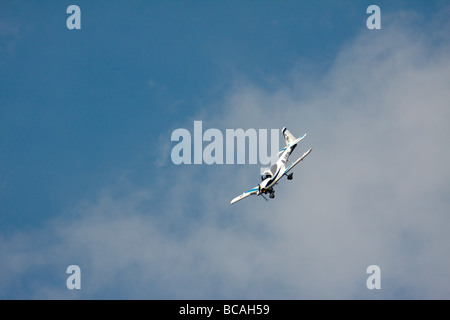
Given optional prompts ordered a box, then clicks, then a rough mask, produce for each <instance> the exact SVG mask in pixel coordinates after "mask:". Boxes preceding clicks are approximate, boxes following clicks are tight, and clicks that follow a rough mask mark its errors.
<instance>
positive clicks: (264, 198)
mask: <svg viewBox="0 0 450 320" xmlns="http://www.w3.org/2000/svg"><path fill="white" fill-rule="evenodd" d="M261 195H262V197H263V198H264V200H266V201H269V199H267V198H266V197H264V195H263V194H262V193H261Z"/></svg>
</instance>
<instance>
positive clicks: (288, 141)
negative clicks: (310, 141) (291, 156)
mask: <svg viewBox="0 0 450 320" xmlns="http://www.w3.org/2000/svg"><path fill="white" fill-rule="evenodd" d="M281 132H282V133H283V137H284V141H285V142H286V147H289V146H290V145H291V144H292V143H293V142H294V141H295V137H294V136H293V135H292V133H290V132H289V130H288V129H286V127H284V128H283V129H282V130H281Z"/></svg>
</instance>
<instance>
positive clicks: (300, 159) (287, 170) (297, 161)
mask: <svg viewBox="0 0 450 320" xmlns="http://www.w3.org/2000/svg"><path fill="white" fill-rule="evenodd" d="M311 150H312V148H310V149H309V150H308V151H306V152H305V153H304V154H303V155H302V156H301V157H300V158H298V159H297V160H295V162H294V163H293V164H291V165H290V166H289V167H288V168H287V169H286V171H285V172H284V174H287V173H288V172H289V170H291V169H292V168H293V167H295V165H296V164H297V163H299V162H300V161H302V160H303V158H305V157H306V156H307V155H308V154H309V153H310V152H311Z"/></svg>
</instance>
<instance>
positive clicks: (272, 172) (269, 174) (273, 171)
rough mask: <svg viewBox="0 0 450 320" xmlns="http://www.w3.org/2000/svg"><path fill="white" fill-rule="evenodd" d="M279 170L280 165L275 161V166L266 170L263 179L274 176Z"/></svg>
mask: <svg viewBox="0 0 450 320" xmlns="http://www.w3.org/2000/svg"><path fill="white" fill-rule="evenodd" d="M277 170H278V166H277V164H276V163H275V164H274V165H273V166H271V167H270V169H268V170H266V171H264V173H263V174H262V176H261V180H266V179H267V178H272V177H273V176H274V175H275V174H276V173H277Z"/></svg>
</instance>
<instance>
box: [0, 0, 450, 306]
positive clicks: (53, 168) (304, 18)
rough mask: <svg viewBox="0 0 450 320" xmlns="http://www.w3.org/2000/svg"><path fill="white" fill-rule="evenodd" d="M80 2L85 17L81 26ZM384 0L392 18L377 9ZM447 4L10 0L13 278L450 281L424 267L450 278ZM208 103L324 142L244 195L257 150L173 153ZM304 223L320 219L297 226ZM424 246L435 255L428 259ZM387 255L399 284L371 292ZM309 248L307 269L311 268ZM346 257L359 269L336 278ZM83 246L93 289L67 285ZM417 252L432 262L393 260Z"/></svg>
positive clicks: (3, 151)
mask: <svg viewBox="0 0 450 320" xmlns="http://www.w3.org/2000/svg"><path fill="white" fill-rule="evenodd" d="M71 4H76V5H78V6H79V7H80V8H81V30H68V29H67V27H66V19H67V17H68V16H69V15H68V14H67V13H66V9H67V7H68V6H69V5H71ZM371 4H377V5H378V6H379V7H380V8H381V21H382V28H381V30H368V29H367V27H366V19H367V18H368V16H369V15H368V14H366V9H367V7H368V6H369V5H371ZM448 10H449V7H448V4H446V2H445V1H376V2H374V1H127V2H125V1H95V2H94V3H93V2H92V1H77V2H67V1H58V2H57V3H55V2H54V1H26V2H24V1H2V2H1V4H0V74H1V76H0V248H1V251H2V253H1V255H2V257H1V258H2V259H1V261H2V262H0V274H1V276H0V297H1V298H5V299H16V298H26V299H33V298H50V299H51V298H111V297H112V298H150V299H155V298H156V299H158V298H187V299H189V298H294V299H296V298H299V299H301V298H368V299H371V298H380V297H381V298H393V299H396V298H430V297H437V298H449V297H450V291H449V290H448V287H449V286H448V285H447V286H446V287H445V286H444V285H440V284H437V280H435V279H428V278H426V277H425V275H427V274H429V273H430V271H431V270H434V271H435V274H437V275H439V276H441V277H442V276H443V277H445V276H447V278H446V279H449V278H448V275H449V274H448V271H445V269H440V268H439V267H437V266H439V265H447V266H448V263H449V261H448V258H444V257H445V254H442V253H443V252H444V253H448V250H449V248H448V245H445V246H444V245H442V242H446V240H448V238H446V236H445V229H441V228H444V227H443V226H449V225H450V224H449V217H448V205H449V204H448V200H447V194H448V187H449V183H448V181H449V180H448V178H449V177H450V176H449V171H448V168H447V167H448V166H446V165H445V164H444V163H445V160H448V159H449V154H448V152H447V151H446V147H445V145H446V143H445V142H444V141H443V140H442V137H443V136H444V137H445V136H446V134H447V133H448V129H447V127H448V119H449V118H448V117H446V116H447V115H448V112H449V105H448V101H449V100H448V99H447V98H448V93H446V91H447V88H448V84H449V82H448V80H449V78H448V73H446V72H445V71H446V70H448V66H449V59H448V57H447V56H448V54H446V52H448V46H449V43H450V42H449V37H448V32H447V31H448V30H450V29H449V25H448V22H447V21H446V15H445V13H448ZM447 16H448V15H447ZM406 102H408V103H406ZM419 102H424V103H426V105H427V106H428V109H423V108H424V104H420V105H419ZM275 114H276V115H275ZM272 115H273V117H272ZM194 120H202V121H203V123H204V128H207V127H214V128H219V129H221V130H222V129H225V128H232V129H235V128H256V129H258V128H266V129H272V128H279V129H280V128H281V127H282V126H284V125H286V126H288V128H289V129H290V130H291V132H292V133H293V134H294V135H296V136H298V135H300V134H302V133H303V132H308V137H307V139H306V140H305V143H306V144H307V146H308V147H309V146H312V147H314V148H315V149H314V152H313V153H312V154H311V155H310V156H309V159H308V161H307V162H306V161H305V165H304V166H303V163H302V166H299V167H298V168H297V169H296V170H298V171H300V172H298V173H297V172H296V173H295V175H298V176H299V177H302V178H301V179H300V178H299V179H298V180H297V179H294V181H296V182H295V184H294V185H293V187H288V186H284V185H281V184H280V186H279V189H280V191H279V193H278V194H277V197H276V198H275V200H274V201H273V202H271V203H270V204H265V203H263V202H262V201H261V202H259V199H257V200H255V199H249V200H248V202H247V203H244V204H242V205H240V203H239V205H240V206H233V207H230V206H229V200H231V198H233V197H234V196H236V195H237V194H239V193H241V192H242V191H244V190H247V189H248V188H250V187H252V186H253V185H254V184H255V183H256V181H257V179H259V177H258V175H257V173H259V167H258V166H250V165H248V166H242V165H240V166H239V165H235V166H233V165H223V166H214V165H213V166H207V165H201V166H194V165H192V166H183V165H182V166H175V165H173V164H172V163H171V161H170V150H171V148H172V147H173V145H174V143H172V142H171V141H170V135H171V133H172V131H173V130H175V129H176V128H180V127H182V128H186V129H188V130H191V131H192V128H193V121H194ZM416 134H417V135H418V136H419V137H417V139H415V137H414V136H415V135H416ZM308 139H309V140H308ZM411 139H412V140H414V143H413V142H411V141H410V140H411ZM305 148H306V145H305ZM384 149H386V150H387V152H389V151H391V152H394V155H392V153H391V154H387V155H380V154H383V150H384ZM398 150H400V151H398ZM421 150H424V151H423V152H421ZM352 152H357V155H354V154H353V153H352ZM349 153H350V154H349ZM416 153H420V156H419V157H418V158H416V157H415V155H416ZM423 153H425V155H424V154H423ZM396 155H397V156H396ZM386 158H387V160H386ZM331 159H333V160H335V161H330V160H331ZM411 159H417V161H418V164H416V166H415V165H414V164H411V163H410V161H411ZM427 159H428V160H427ZM430 159H431V163H430ZM375 160H377V161H375ZM383 161H387V163H386V162H383ZM431 169H432V172H430V171H429V170H431ZM252 172H254V173H255V174H252ZM236 173H238V177H236ZM383 174H384V175H383ZM382 177H383V178H382ZM255 179H256V180H255ZM302 179H304V181H305V183H302V182H301V181H302ZM422 183H424V184H422ZM419 185H420V186H422V187H419ZM423 185H425V186H427V188H424V187H423ZM307 186H310V188H308V187H307ZM422 188H424V189H422ZM333 190H335V191H336V192H333ZM298 193H306V194H305V198H303V197H300V198H299V199H298V198H297V197H298V196H295V195H296V194H298ZM289 195H292V196H291V197H289ZM419 195H420V197H419ZM313 199H317V201H318V202H313ZM319 199H320V200H319ZM275 201H277V202H275ZM297 201H298V202H299V203H296V202H297ZM319 203H321V204H320V205H319ZM363 208H364V209H363ZM430 208H431V209H430ZM387 210H389V211H390V210H393V211H394V212H395V213H398V214H397V215H395V214H394V215H388V214H387ZM416 210H422V211H420V212H416ZM291 211H292V212H294V213H296V214H295V215H293V213H291V214H288V213H286V212H291ZM362 211H364V212H367V214H365V215H364V214H363V215H361V212H362ZM424 211H427V212H428V211H430V213H429V215H428V218H426V217H424V216H422V214H421V213H423V212H424ZM305 212H306V213H305ZM380 212H382V214H380ZM312 213H316V215H312ZM318 213H320V214H318ZM378 214H380V216H379V217H378V218H377V219H376V218H374V215H377V216H378ZM410 214H411V215H410ZM430 214H431V217H433V218H432V219H430V218H429V217H430ZM411 216H413V217H414V218H411ZM338 217H339V218H338ZM394 217H396V218H394ZM334 219H336V221H334ZM405 219H406V221H407V222H405ZM333 221H334V222H335V224H333V223H332V222H333ZM430 221H431V222H430ZM296 224H298V225H304V226H305V225H308V224H309V227H310V228H309V229H311V230H315V231H318V232H319V233H317V232H316V233H312V232H311V233H310V232H307V230H304V231H305V233H303V235H301V236H299V235H297V233H298V232H300V230H298V232H297V231H296V230H293V229H291V228H292V227H291V226H292V225H296ZM374 224H375V226H374V228H373V229H370V228H369V229H368V230H366V229H365V228H366V227H367V225H374ZM317 226H323V228H318V227H317ZM424 226H425V227H424ZM327 228H330V229H329V231H330V232H328V233H326V234H321V233H320V230H326V229H327ZM418 231H420V232H418ZM422 231H423V233H422ZM343 234H346V236H345V237H343V239H341V240H336V239H335V238H333V239H334V240H331V241H336V242H335V244H334V245H336V246H339V245H342V248H344V247H345V248H346V249H342V248H341V247H339V248H336V247H333V246H331V247H330V241H327V240H330V239H329V238H328V235H336V236H337V237H341V236H342V235H343ZM118 235H120V236H118ZM318 235H320V236H321V237H320V239H318V238H317V236H318ZM297 237H300V238H297ZM362 239H364V240H362ZM380 239H383V240H380ZM378 240H380V241H378ZM149 241H154V243H153V244H152V245H149V244H148V243H149ZM266 241H267V242H266ZM242 242H245V243H246V245H242ZM107 243H108V244H109V245H107ZM205 243H211V246H206V245H205ZM310 243H314V246H312V245H311V246H309V245H308V244H310ZM358 243H364V244H365V245H367V246H369V249H367V251H368V252H372V253H373V255H374V257H375V258H374V259H372V260H371V259H369V258H368V257H369V256H370V255H369V254H368V253H367V252H366V251H365V250H362V249H361V251H358V250H356V251H357V252H359V254H356V256H357V257H358V258H357V259H356V258H355V260H354V261H353V260H352V259H348V258H346V257H345V254H346V253H349V252H351V251H352V250H354V248H353V249H349V248H351V247H352V245H357V244H358ZM446 243H447V244H448V241H447V242H446ZM294 244H295V245H294ZM388 244H393V245H392V246H391V248H390V249H389V250H388V249H387V248H386V247H387V246H389V245H388ZM437 244H440V245H437ZM149 246H150V247H151V248H152V250H150V249H149ZM153 246H155V247H153ZM239 246H243V247H241V248H240V249H237V248H238V247H239ZM299 246H300V249H297V250H299V251H297V254H293V255H292V254H291V253H289V250H288V249H289V248H299ZM428 246H429V247H428ZM131 247H133V248H139V249H140V250H137V249H136V252H134V250H128V249H129V248H131ZM418 247H419V248H423V252H422V254H423V256H422V258H423V259H425V260H426V261H429V263H430V265H424V264H423V263H422V262H418V261H416V259H417V258H415V256H414V254H413V252H416V250H417V248H418ZM280 248H282V249H281V250H280ZM430 248H433V249H435V248H439V249H440V250H437V252H436V255H434V254H432V253H431V252H433V250H431V249H430ZM341 249H342V250H341ZM147 250H148V251H147ZM284 250H286V251H284ZM347 250H349V252H347ZM130 252H132V253H130ZM336 252H337V253H340V254H341V255H339V256H335V255H336V254H337V253H336ZM180 253H184V254H185V255H182V257H181V258H177V254H180ZM270 253H272V254H273V255H270ZM403 254H404V255H403ZM427 255H429V256H427ZM57 256H58V257H59V258H56V257H57ZM447 256H450V254H447ZM46 257H48V259H46ZM327 257H328V258H327ZM399 257H400V258H399ZM377 258H378V261H380V262H379V264H380V266H381V269H382V270H383V275H384V274H386V278H383V279H386V280H383V283H386V287H383V290H382V291H381V292H375V293H373V292H367V291H368V290H367V288H365V287H364V284H365V278H366V277H367V275H366V274H365V273H364V271H365V268H366V267H367V266H368V265H371V264H374V263H375V264H377V261H375V262H373V260H377ZM222 259H223V260H222ZM303 259H307V260H308V261H309V263H307V264H306V265H305V270H304V273H303V276H304V278H303V276H299V275H298V274H296V273H295V272H294V270H295V267H299V266H302V264H301V262H300V261H303ZM328 259H331V260H328ZM280 260H283V261H286V263H289V265H285V264H282V263H280ZM331 261H334V263H335V264H334V266H335V267H336V268H337V269H339V270H341V271H342V272H341V273H339V272H336V278H333V279H331V280H330V281H329V282H328V283H329V287H327V284H326V283H325V282H324V281H323V280H322V278H323V275H324V274H328V275H329V271H330V270H334V269H333V262H331ZM382 262H383V263H384V264H383V263H382ZM70 264H78V265H80V267H81V269H82V272H83V284H85V285H86V287H83V289H82V290H80V291H78V292H72V291H69V290H68V289H67V288H66V287H65V286H64V284H65V279H66V277H67V275H66V274H65V268H66V267H67V266H68V265H70ZM382 264H383V265H382ZM383 267H384V268H383ZM409 267H411V268H412V269H414V270H415V272H416V273H415V277H414V274H407V275H405V274H397V273H396V272H397V271H395V272H393V271H392V272H391V273H390V270H393V269H396V270H399V269H400V270H405V269H408V268H409ZM329 268H331V269H329ZM436 268H437V269H438V270H436ZM256 269H257V270H258V271H255V270H256ZM297 269H298V268H297ZM447 269H448V268H447ZM146 270H153V271H152V272H150V273H148V272H146ZM200 270H201V271H200ZM358 270H360V271H361V270H362V272H361V273H358ZM102 272H104V275H103V277H104V278H105V279H103V277H102V276H101V275H102ZM316 272H317V273H316ZM280 274H283V276H280ZM340 275H341V277H340ZM108 276H109V277H110V278H108ZM187 278H190V279H191V280H189V281H187V280H185V279H187ZM293 278H296V279H300V280H298V282H296V281H294V284H295V285H294V284H292V283H291V282H292V281H291V280H292V279H293ZM417 278H418V280H417ZM5 279H8V280H5ZM111 279H115V280H114V281H112V282H111ZM139 279H141V280H142V281H143V282H142V283H143V284H141V285H136V284H137V283H140V282H139ZM262 279H268V281H267V283H264V281H262ZM411 279H416V280H414V281H413V280H411ZM315 280H317V281H315ZM389 281H390V282H389ZM444 282H445V281H444ZM61 283H62V284H63V285H61ZM90 283H91V285H89V284H90ZM176 283H180V286H177V285H176ZM358 283H362V284H363V287H362V288H359V287H358V286H357V285H358ZM389 283H390V284H391V285H390V286H389ZM447 284H448V281H447ZM181 286H183V288H181ZM186 286H188V287H191V288H192V287H195V289H192V291H188V290H186V289H185V287H186ZM343 287H346V288H347V289H345V290H341V291H339V289H342V288H343ZM348 288H350V289H348ZM385 288H386V289H385Z"/></svg>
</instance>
